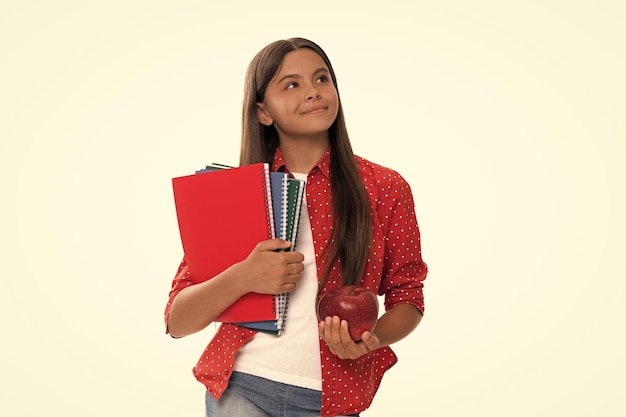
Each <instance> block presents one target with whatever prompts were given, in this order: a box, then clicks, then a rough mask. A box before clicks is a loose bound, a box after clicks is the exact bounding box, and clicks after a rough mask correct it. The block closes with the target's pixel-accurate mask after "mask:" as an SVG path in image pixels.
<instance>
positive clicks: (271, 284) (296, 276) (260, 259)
mask: <svg viewBox="0 0 626 417" xmlns="http://www.w3.org/2000/svg"><path fill="white" fill-rule="evenodd" d="M290 246H291V243H290V242H286V241H284V240H282V239H269V240H264V241H262V242H259V243H258V244H257V245H256V247H255V248H254V249H253V250H252V252H250V254H249V255H248V257H247V258H246V259H244V260H243V261H241V262H240V263H239V264H238V265H237V267H236V268H237V276H238V277H239V278H238V282H240V283H241V285H243V286H245V288H244V292H256V293H260V294H281V293H284V292H289V291H293V289H294V288H295V287H296V284H297V283H298V282H299V281H300V279H301V273H302V271H303V270H304V265H303V264H302V261H304V255H302V253H300V252H295V251H291V252H282V251H281V252H279V250H281V249H287V248H289V247H290Z"/></svg>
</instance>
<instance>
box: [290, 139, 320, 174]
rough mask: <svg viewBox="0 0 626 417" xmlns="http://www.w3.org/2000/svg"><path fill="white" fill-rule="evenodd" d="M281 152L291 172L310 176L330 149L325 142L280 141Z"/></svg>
mask: <svg viewBox="0 0 626 417" xmlns="http://www.w3.org/2000/svg"><path fill="white" fill-rule="evenodd" d="M279 143H280V151H281V153H282V154H283V158H285V164H286V165H287V169H288V170H289V171H291V172H299V173H302V174H308V173H309V171H310V170H311V168H313V167H314V166H315V164H316V163H317V162H318V161H319V160H320V158H321V157H322V155H324V152H326V149H328V143H329V141H328V138H326V139H325V140H315V141H308V140H280V141H279Z"/></svg>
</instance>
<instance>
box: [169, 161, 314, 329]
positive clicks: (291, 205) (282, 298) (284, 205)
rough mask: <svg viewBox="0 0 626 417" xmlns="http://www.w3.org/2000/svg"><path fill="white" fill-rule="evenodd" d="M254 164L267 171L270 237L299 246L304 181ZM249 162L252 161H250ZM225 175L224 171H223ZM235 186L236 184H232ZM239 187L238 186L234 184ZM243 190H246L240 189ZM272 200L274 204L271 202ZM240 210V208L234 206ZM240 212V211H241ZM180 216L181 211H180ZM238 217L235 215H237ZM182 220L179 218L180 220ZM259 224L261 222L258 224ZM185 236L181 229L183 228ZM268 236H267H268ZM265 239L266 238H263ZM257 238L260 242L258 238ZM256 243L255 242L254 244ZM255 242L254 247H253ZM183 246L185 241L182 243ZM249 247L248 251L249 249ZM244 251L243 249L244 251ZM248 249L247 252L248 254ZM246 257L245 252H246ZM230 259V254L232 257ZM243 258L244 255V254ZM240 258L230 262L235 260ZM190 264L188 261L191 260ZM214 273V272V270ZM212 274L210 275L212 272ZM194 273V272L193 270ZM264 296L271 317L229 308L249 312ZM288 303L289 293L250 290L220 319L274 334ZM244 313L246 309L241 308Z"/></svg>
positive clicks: (218, 167) (217, 167)
mask: <svg viewBox="0 0 626 417" xmlns="http://www.w3.org/2000/svg"><path fill="white" fill-rule="evenodd" d="M255 165H263V168H264V172H265V175H266V178H265V184H264V187H266V191H265V193H264V196H265V198H267V201H266V204H267V205H266V209H267V210H269V214H267V213H266V217H267V219H266V221H267V222H268V223H270V224H271V230H272V231H271V233H272V235H271V237H280V238H282V239H285V240H288V241H291V242H292V245H291V247H290V248H289V249H288V250H295V246H296V238H297V233H298V225H299V221H300V213H301V207H302V202H303V195H304V181H301V180H297V179H295V178H290V177H289V175H288V174H287V173H282V172H271V173H270V172H268V171H269V169H268V166H267V165H266V164H255ZM248 166H250V165H248ZM248 166H244V167H238V168H233V167H231V166H228V165H223V164H218V163H213V164H211V165H207V166H206V167H205V168H203V169H199V170H197V171H196V174H202V175H201V176H204V175H215V174H216V173H217V172H216V171H220V172H229V171H233V170H234V171H237V170H241V169H242V168H246V167H248ZM222 175H223V174H222ZM225 180H227V181H232V180H231V179H230V178H227V179H225ZM229 185H230V186H233V185H234V184H229ZM233 188H237V187H233ZM241 191H243V190H241ZM270 203H271V204H270ZM243 207H244V208H243V211H244V212H245V213H244V214H243V215H244V216H245V215H247V214H246V213H247V209H246V206H243ZM234 211H235V212H238V210H234ZM239 212H240V211H239ZM179 217H180V215H179ZM235 217H236V216H235ZM217 218H218V219H225V218H224V217H217ZM231 221H233V222H235V223H236V219H232V220H231ZM179 223H180V220H179ZM257 226H258V225H257ZM239 230H241V233H240V234H245V233H247V230H248V229H247V228H244V227H242V228H241V229H239ZM181 237H182V230H181ZM267 238H268V237H265V238H264V239H267ZM260 240H263V239H260ZM260 240H257V243H258V241H260ZM253 246H254V245H253ZM253 246H252V247H253ZM183 248H184V245H183ZM251 249H252V248H250V249H249V250H247V253H249V251H250V250H251ZM216 250H217V251H218V253H219V252H222V251H223V248H216ZM242 252H243V251H242ZM247 253H246V255H247ZM185 256H186V257H187V252H185ZM244 257H245V256H244ZM229 259H231V258H229ZM242 259H243V258H242ZM234 262H237V261H233V262H231V264H232V263H234ZM188 264H189V261H188ZM189 267H190V271H194V270H193V269H192V266H191V265H189ZM213 275H215V274H213ZM213 275H211V276H213ZM194 276H195V273H194ZM261 297H263V298H265V299H267V298H269V299H271V306H272V311H273V315H272V317H270V318H268V317H267V314H264V315H257V314H245V318H239V319H237V317H241V315H238V316H235V314H233V313H234V312H233V311H229V310H231V309H235V308H237V309H238V310H251V311H249V312H248V313H252V312H255V313H256V312H257V310H258V309H259V307H260V305H259V304H260V303H261V301H260V298H261ZM265 304H266V303H264V306H263V307H264V308H263V311H266V308H265V307H266V306H265ZM288 305H289V294H288V293H284V294H276V295H261V294H253V296H251V294H248V295H246V296H244V297H242V298H241V299H240V300H238V301H237V303H236V304H234V305H233V306H231V307H230V308H229V309H228V310H227V311H225V312H224V313H223V314H222V315H221V316H220V317H219V318H218V320H217V321H223V322H231V323H235V324H238V325H240V326H243V327H248V328H252V329H256V330H259V331H263V332H267V333H272V334H275V335H280V334H281V333H282V331H284V329H285V322H286V316H287V309H288ZM241 313H242V315H243V311H242V312H241Z"/></svg>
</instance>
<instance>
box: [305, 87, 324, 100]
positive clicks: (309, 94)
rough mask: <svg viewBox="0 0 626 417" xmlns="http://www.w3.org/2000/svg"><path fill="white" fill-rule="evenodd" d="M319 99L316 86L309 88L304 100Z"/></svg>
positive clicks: (319, 95)
mask: <svg viewBox="0 0 626 417" xmlns="http://www.w3.org/2000/svg"><path fill="white" fill-rule="evenodd" d="M320 97H321V94H320V92H319V90H318V89H317V87H316V86H311V88H310V89H309V91H308V92H307V95H306V99H307V100H315V99H319V98H320Z"/></svg>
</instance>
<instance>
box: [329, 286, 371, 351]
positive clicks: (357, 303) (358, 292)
mask: <svg viewBox="0 0 626 417" xmlns="http://www.w3.org/2000/svg"><path fill="white" fill-rule="evenodd" d="M328 316H330V317H333V316H338V317H339V318H340V319H341V320H346V321H347V322H348V331H349V332H350V337H352V340H354V341H355V342H358V341H359V340H361V335H362V334H363V332H365V331H370V332H371V331H372V330H374V326H376V321H377V320H378V298H377V297H376V294H374V293H373V292H371V291H369V290H368V289H366V288H363V287H360V286H357V285H346V286H343V287H340V288H337V289H334V290H331V291H329V292H327V293H325V294H323V295H322V296H321V297H320V299H319V300H318V302H317V318H318V319H319V320H320V321H323V320H324V319H325V318H326V317H328Z"/></svg>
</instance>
